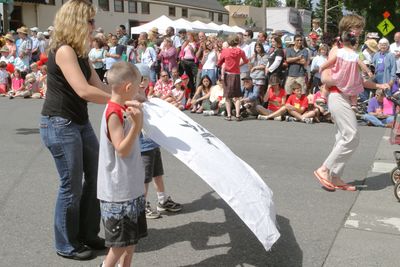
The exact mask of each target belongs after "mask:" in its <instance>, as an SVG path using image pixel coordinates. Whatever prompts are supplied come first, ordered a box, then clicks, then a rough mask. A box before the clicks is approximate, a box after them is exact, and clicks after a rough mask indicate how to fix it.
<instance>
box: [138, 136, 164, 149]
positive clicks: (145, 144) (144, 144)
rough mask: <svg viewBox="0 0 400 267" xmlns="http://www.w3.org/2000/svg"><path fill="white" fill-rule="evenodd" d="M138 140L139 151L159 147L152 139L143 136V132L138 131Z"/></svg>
mask: <svg viewBox="0 0 400 267" xmlns="http://www.w3.org/2000/svg"><path fill="white" fill-rule="evenodd" d="M139 142H140V152H146V151H150V150H153V149H155V148H157V147H160V145H159V144H157V143H156V142H154V141H153V139H150V138H147V137H144V135H143V133H140V137H139Z"/></svg>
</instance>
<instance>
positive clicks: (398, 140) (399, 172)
mask: <svg viewBox="0 0 400 267" xmlns="http://www.w3.org/2000/svg"><path fill="white" fill-rule="evenodd" d="M397 82H398V81H397ZM384 93H385V96H386V98H387V99H388V100H390V101H392V102H393V103H394V106H395V108H396V115H395V118H394V123H393V127H392V130H391V132H390V143H391V144H392V145H393V144H395V145H400V110H399V109H398V107H400V91H399V90H397V91H395V92H392V91H391V90H390V89H386V90H385V91H384ZM393 155H394V158H395V160H396V165H397V166H396V167H395V168H394V169H393V170H392V172H391V173H390V178H391V180H392V182H393V184H394V195H395V197H396V198H397V199H398V200H399V201H400V151H398V150H397V151H394V152H393Z"/></svg>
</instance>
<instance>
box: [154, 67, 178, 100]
mask: <svg viewBox="0 0 400 267" xmlns="http://www.w3.org/2000/svg"><path fill="white" fill-rule="evenodd" d="M150 70H151V69H150ZM160 77H161V78H160V79H159V80H158V81H157V82H156V84H155V85H154V93H153V96H155V97H159V98H161V99H163V100H165V101H167V102H172V101H173V100H174V99H173V98H172V86H173V85H174V84H173V83H172V80H170V79H169V76H168V73H167V72H166V71H162V72H161V75H160Z"/></svg>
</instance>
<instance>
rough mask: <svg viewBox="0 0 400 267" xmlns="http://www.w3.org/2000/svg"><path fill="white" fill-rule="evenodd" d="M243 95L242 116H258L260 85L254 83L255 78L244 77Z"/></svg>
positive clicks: (241, 101)
mask: <svg viewBox="0 0 400 267" xmlns="http://www.w3.org/2000/svg"><path fill="white" fill-rule="evenodd" d="M242 81H243V88H242V94H243V97H242V98H241V99H240V105H241V106H242V107H243V108H242V110H241V114H240V115H241V116H242V117H247V116H248V115H251V116H257V115H258V112H257V109H256V107H257V106H258V105H260V87H259V86H257V85H254V84H253V79H252V78H251V77H250V76H246V77H243V78H242Z"/></svg>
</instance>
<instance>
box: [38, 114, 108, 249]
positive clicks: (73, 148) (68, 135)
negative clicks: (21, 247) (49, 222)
mask: <svg viewBox="0 0 400 267" xmlns="http://www.w3.org/2000/svg"><path fill="white" fill-rule="evenodd" d="M40 136H41V138H42V141H43V143H44V145H45V146H46V147H47V148H48V149H49V150H50V152H51V154H52V156H53V158H54V161H55V163H56V167H57V171H58V174H59V178H60V187H59V190H58V196H57V202H56V207H55V215H54V231H55V247H56V250H57V252H59V253H62V254H65V255H73V254H74V253H75V252H77V251H78V250H80V249H81V248H82V243H85V242H87V241H91V240H94V239H96V238H97V236H98V233H99V232H100V203H99V201H98V199H97V165H98V156H99V142H98V141H97V137H96V135H95V133H94V131H93V128H92V125H91V124H90V122H89V121H88V122H87V123H86V124H84V125H79V124H76V123H74V122H72V121H71V120H68V119H64V118H62V117H57V116H53V117H49V116H42V117H41V120H40ZM82 179H83V182H82Z"/></svg>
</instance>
